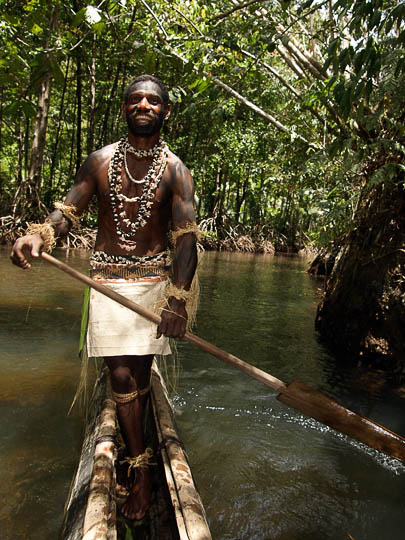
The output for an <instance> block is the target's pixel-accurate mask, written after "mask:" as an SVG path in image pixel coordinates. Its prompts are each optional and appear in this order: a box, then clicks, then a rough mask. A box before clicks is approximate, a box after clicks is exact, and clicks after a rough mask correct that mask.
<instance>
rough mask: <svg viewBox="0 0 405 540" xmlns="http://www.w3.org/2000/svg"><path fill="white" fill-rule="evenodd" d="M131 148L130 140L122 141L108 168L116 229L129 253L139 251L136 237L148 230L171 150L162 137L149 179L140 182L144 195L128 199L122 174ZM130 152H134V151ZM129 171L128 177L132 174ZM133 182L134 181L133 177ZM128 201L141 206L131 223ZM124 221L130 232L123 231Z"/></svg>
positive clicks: (148, 175)
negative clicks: (156, 192) (127, 151)
mask: <svg viewBox="0 0 405 540" xmlns="http://www.w3.org/2000/svg"><path fill="white" fill-rule="evenodd" d="M128 147H131V146H130V144H129V142H128V138H127V137H124V138H123V139H121V140H120V141H119V143H118V145H117V148H116V149H115V151H114V154H113V157H112V159H111V161H110V165H109V168H108V180H109V184H110V200H111V208H112V212H113V219H114V223H115V230H116V232H117V236H118V238H119V240H120V241H121V242H119V243H118V245H119V246H120V247H121V248H122V249H124V250H125V251H133V250H134V249H135V248H136V242H135V241H134V240H133V237H134V235H135V233H136V232H137V231H138V229H139V228H141V227H144V226H145V225H146V224H147V222H148V218H149V217H150V215H151V208H152V206H153V201H154V197H155V191H156V188H157V186H158V185H159V182H160V180H161V178H162V176H163V173H164V171H165V169H166V164H167V154H168V147H167V144H166V143H165V142H164V140H163V139H162V138H160V139H159V142H158V144H157V145H156V146H154V148H153V149H152V150H153V160H152V164H151V166H150V167H149V170H148V172H147V173H146V176H145V177H144V178H143V179H142V181H141V182H139V181H136V183H142V184H144V188H143V191H142V194H141V195H140V196H136V197H127V196H126V195H124V193H123V192H122V175H121V171H122V165H123V163H124V166H125V153H126V150H127V148H128ZM131 148H133V147H131ZM134 150H136V149H134ZM129 151H130V152H132V150H129ZM132 153H134V152H132ZM142 157H145V156H142ZM125 169H126V167H125ZM126 172H127V174H128V171H126ZM129 179H130V180H131V178H130V176H129ZM134 180H135V179H134ZM124 202H125V203H138V204H139V208H138V211H137V213H136V217H135V221H131V220H130V219H129V218H128V216H127V213H126V211H125V208H124ZM121 222H122V224H123V225H124V226H125V229H126V230H123V228H122V225H121Z"/></svg>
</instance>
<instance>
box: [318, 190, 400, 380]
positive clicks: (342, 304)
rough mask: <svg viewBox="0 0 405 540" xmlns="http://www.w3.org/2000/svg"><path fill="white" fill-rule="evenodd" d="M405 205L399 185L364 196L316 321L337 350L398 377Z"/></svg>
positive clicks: (371, 191)
mask: <svg viewBox="0 0 405 540" xmlns="http://www.w3.org/2000/svg"><path fill="white" fill-rule="evenodd" d="M404 207H405V191H404V187H403V184H401V183H398V184H397V185H396V186H394V187H393V186H392V185H378V186H375V187H372V188H371V189H369V190H367V191H365V192H364V193H363V196H362V199H361V201H360V204H359V207H358V210H357V214H356V219H355V225H354V228H353V230H352V231H351V232H350V233H349V234H348V235H347V238H346V241H345V243H344V246H343V248H342V249H341V252H340V254H339V256H338V257H337V260H336V263H335V266H334V269H333V272H332V275H331V277H330V279H329V281H328V283H327V288H326V291H325V294H324V297H323V299H322V301H321V303H320V305H319V307H318V313H317V317H316V328H317V330H319V332H320V333H321V336H322V337H323V338H324V339H325V341H326V342H327V343H328V344H329V345H331V346H332V347H333V348H335V349H339V350H341V351H343V352H344V353H345V354H346V355H347V356H348V357H349V358H350V359H352V360H353V361H354V362H356V363H360V364H364V365H367V366H370V367H378V368H379V369H383V370H385V371H387V372H390V373H391V374H394V375H396V376H401V375H402V372H403V369H404V367H405V341H404V338H403V329H404V327H405V280H404V270H405V213H404V210H403V209H404Z"/></svg>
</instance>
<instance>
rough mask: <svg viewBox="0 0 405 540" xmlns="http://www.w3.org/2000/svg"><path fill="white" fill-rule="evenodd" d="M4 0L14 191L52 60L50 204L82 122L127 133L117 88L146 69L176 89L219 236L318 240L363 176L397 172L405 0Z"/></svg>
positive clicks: (70, 166)
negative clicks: (54, 20) (232, 230)
mask: <svg viewBox="0 0 405 540" xmlns="http://www.w3.org/2000/svg"><path fill="white" fill-rule="evenodd" d="M2 4H3V10H2V14H1V15H0V25H1V29H2V32H1V46H2V51H3V55H2V58H1V60H0V81H1V83H2V104H1V147H0V159H1V164H2V165H1V172H0V174H1V181H2V185H5V186H6V187H7V189H6V191H7V192H8V193H9V194H10V196H9V197H8V198H7V201H8V203H10V204H12V193H13V191H15V188H16V185H17V184H18V183H19V182H21V181H22V180H23V179H24V178H26V177H27V174H28V169H29V161H30V151H31V141H32V137H33V130H34V124H35V117H36V114H37V112H40V111H38V110H37V109H38V107H37V96H38V91H39V88H40V85H41V81H42V80H43V77H44V74H46V73H50V75H51V78H52V94H51V106H50V112H49V119H48V131H47V147H46V151H45V155H44V164H43V169H42V181H41V183H40V186H39V189H40V195H41V198H42V199H43V200H45V201H49V203H50V201H51V200H52V199H54V198H61V197H63V195H64V193H65V192H66V191H67V189H68V188H69V186H70V184H71V182H72V180H73V177H74V174H75V172H76V169H75V167H76V165H75V163H76V157H77V156H76V154H77V151H78V150H77V149H78V146H80V145H79V144H78V141H77V134H78V131H77V130H78V125H79V123H80V127H81V140H80V144H81V147H82V153H83V155H85V154H86V152H87V151H92V150H94V149H95V148H97V147H100V146H102V145H104V144H108V143H110V142H112V141H115V140H117V139H118V138H119V137H120V136H121V135H122V134H123V133H124V132H125V124H124V123H123V122H122V120H121V118H120V101H121V96H122V92H123V90H124V88H125V84H126V83H127V82H128V81H129V80H130V79H131V78H133V76H135V75H137V74H138V73H141V72H150V73H155V74H156V75H158V76H159V77H160V78H161V79H162V80H163V81H164V82H165V83H167V85H168V87H169V88H170V98H171V102H172V115H171V119H170V121H169V123H168V125H167V126H166V127H165V136H166V138H167V139H168V141H169V143H170V145H171V147H172V148H173V150H174V151H175V152H177V153H178V154H179V155H180V157H181V158H182V159H183V160H184V161H185V163H186V164H187V165H188V166H189V168H190V170H191V171H192V173H193V175H194V178H195V180H196V196H197V200H198V202H197V210H198V214H199V218H200V219H201V220H210V223H211V224H212V225H213V227H214V229H215V234H218V236H219V237H221V235H222V234H224V229H226V227H230V226H232V227H234V226H235V225H239V226H240V227H242V228H245V229H246V230H251V231H252V230H254V229H255V228H257V227H259V228H262V230H264V231H266V234H268V236H269V237H271V238H278V239H284V241H285V242H287V243H289V244H299V245H301V244H303V243H308V242H319V243H323V242H326V241H328V240H330V239H331V238H333V237H334V235H336V234H341V233H342V232H344V230H346V229H347V228H348V227H350V223H351V220H352V216H353V213H354V209H355V205H356V201H357V198H358V195H359V192H360V190H361V189H362V188H363V186H364V185H366V184H367V183H376V182H386V181H390V182H395V181H402V178H403V170H402V169H401V166H400V162H401V160H403V157H404V128H403V124H404V122H403V120H404V115H403V110H404V97H403V87H404V83H405V80H404V78H405V73H404V70H405V62H404V41H405V33H404V30H403V25H402V23H403V19H404V15H405V7H404V3H403V2H396V1H394V0H365V1H359V0H356V1H355V2H353V1H349V0H337V1H336V2H334V3H333V4H332V10H331V12H330V13H328V12H327V10H325V8H324V7H323V3H321V2H316V1H313V0H312V1H311V0H310V1H306V2H298V3H294V2H287V1H286V2H281V3H272V2H264V3H263V2H257V3H252V4H248V5H246V6H244V3H243V2H242V3H241V4H240V6H244V7H242V8H241V7H240V6H239V7H238V6H237V4H235V3H234V2H233V1H231V0H213V1H212V2H210V3H209V4H208V3H206V2H205V3H204V2H203V1H201V0H187V1H185V2H182V3H181V4H178V3H175V2H173V1H170V2H163V1H162V0H150V1H146V0H145V2H139V1H135V0H126V1H124V0H110V1H109V2H106V3H101V4H99V7H96V5H91V4H86V3H83V2H78V1H77V2H75V3H74V6H75V9H74V10H73V9H72V8H71V6H70V5H68V4H64V3H62V2H50V1H49V0H31V1H23V0H19V1H17V2H11V1H5V2H3V3H2ZM56 7H57V8H58V10H59V15H58V24H57V28H56V29H55V30H53V31H51V29H50V25H49V20H50V14H51V13H52V11H53V10H54V9H55V8H56ZM297 51H298V52H297ZM300 55H301V56H300ZM79 79H80V83H81V90H80V91H81V100H82V103H81V109H82V116H81V117H80V118H78V114H79V112H78V99H79V98H78V81H79ZM92 81H93V82H92ZM218 81H221V82H222V83H225V84H226V85H227V86H226V87H224V86H220V85H219V83H218ZM228 87H230V88H232V89H233V90H235V91H236V92H237V94H235V93H233V94H232V93H230V91H229V90H227V88H228ZM238 96H242V98H240V97H238ZM252 103H253V104H254V105H256V106H257V107H258V108H259V109H260V110H261V112H262V113H263V114H261V115H260V114H258V113H257V109H255V110H254V109H253V107H252V106H251V104H252ZM266 114H267V117H266ZM269 116H270V117H271V118H274V119H276V121H277V122H278V123H279V124H278V125H277V123H276V122H273V121H272V120H271V119H269ZM280 126H281V127H280ZM8 203H7V204H8ZM3 206H4V205H3ZM255 230H256V229H255Z"/></svg>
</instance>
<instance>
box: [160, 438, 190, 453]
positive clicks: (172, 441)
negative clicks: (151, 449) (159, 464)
mask: <svg viewBox="0 0 405 540" xmlns="http://www.w3.org/2000/svg"><path fill="white" fill-rule="evenodd" d="M168 444H177V445H178V446H180V448H182V449H183V450H185V447H184V443H183V441H181V440H180V439H179V438H177V437H173V436H171V435H168V436H167V437H164V438H163V439H162V440H161V441H160V443H159V447H158V450H159V452H161V451H162V450H163V448H165V447H166V446H167V445H168Z"/></svg>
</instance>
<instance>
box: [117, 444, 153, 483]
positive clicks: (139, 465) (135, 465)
mask: <svg viewBox="0 0 405 540" xmlns="http://www.w3.org/2000/svg"><path fill="white" fill-rule="evenodd" d="M152 458H153V450H152V448H149V447H148V448H146V450H145V452H144V453H143V454H139V456H136V457H131V456H127V457H126V458H125V459H124V460H123V461H120V465H123V464H124V463H128V464H129V467H128V477H129V476H131V471H132V470H135V469H147V468H148V467H149V466H150V465H156V463H155V462H154V461H152Z"/></svg>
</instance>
